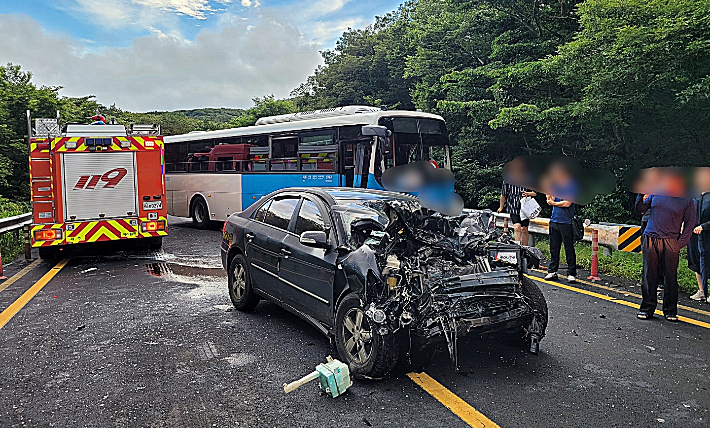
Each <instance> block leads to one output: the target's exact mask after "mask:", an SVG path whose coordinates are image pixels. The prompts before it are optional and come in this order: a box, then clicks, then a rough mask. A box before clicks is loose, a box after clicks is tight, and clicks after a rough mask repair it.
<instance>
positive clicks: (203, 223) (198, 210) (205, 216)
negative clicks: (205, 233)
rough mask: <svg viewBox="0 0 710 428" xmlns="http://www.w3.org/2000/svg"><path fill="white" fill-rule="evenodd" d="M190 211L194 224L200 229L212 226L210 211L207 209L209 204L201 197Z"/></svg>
mask: <svg viewBox="0 0 710 428" xmlns="http://www.w3.org/2000/svg"><path fill="white" fill-rule="evenodd" d="M190 211H191V212H190V216H191V217H192V224H193V225H194V226H195V227H196V228H198V229H202V230H204V229H207V226H209V225H210V211H209V209H208V208H207V202H205V200H204V199H203V198H202V197H201V196H198V197H197V198H195V201H194V202H193V203H192V210H190Z"/></svg>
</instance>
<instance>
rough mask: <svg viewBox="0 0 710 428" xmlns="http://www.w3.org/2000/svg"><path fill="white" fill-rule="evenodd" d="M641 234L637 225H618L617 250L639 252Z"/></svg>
mask: <svg viewBox="0 0 710 428" xmlns="http://www.w3.org/2000/svg"><path fill="white" fill-rule="evenodd" d="M642 234H643V233H642V232H641V228H640V227H639V226H619V251H626V252H629V253H640V252H641V235H642Z"/></svg>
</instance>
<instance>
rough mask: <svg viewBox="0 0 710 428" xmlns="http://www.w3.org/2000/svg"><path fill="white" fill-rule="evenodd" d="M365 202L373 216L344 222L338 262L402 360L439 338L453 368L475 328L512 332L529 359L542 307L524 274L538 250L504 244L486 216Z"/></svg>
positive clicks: (541, 329)
mask: <svg viewBox="0 0 710 428" xmlns="http://www.w3.org/2000/svg"><path fill="white" fill-rule="evenodd" d="M363 205H364V206H365V207H367V208H372V209H373V210H374V211H377V212H378V213H380V214H381V215H380V217H379V218H375V217H374V216H373V217H367V216H363V218H360V219H358V220H355V221H353V222H352V224H351V225H350V229H351V231H352V232H351V233H352V236H351V239H350V244H351V245H352V246H353V248H355V249H354V250H353V251H352V252H350V253H349V254H348V255H347V256H346V257H344V258H343V259H342V261H341V264H342V267H343V269H344V271H345V274H346V278H347V283H348V286H349V288H350V289H351V290H352V291H354V292H355V293H356V294H357V295H358V296H359V298H360V299H361V301H362V303H363V307H364V308H365V313H366V315H367V316H368V317H369V318H370V319H371V320H372V321H373V322H374V325H375V326H376V328H377V331H378V333H379V335H380V336H386V335H396V336H399V337H400V339H401V340H402V341H403V342H404V343H405V344H406V347H407V348H408V351H407V352H408V355H410V356H411V355H413V354H414V353H417V352H419V351H420V350H421V349H423V348H426V347H429V345H431V344H432V342H434V341H436V340H439V339H442V338H443V339H444V341H445V342H446V345H447V348H448V352H449V355H450V357H451V360H452V362H453V364H454V365H455V366H456V367H458V364H457V341H458V339H459V337H461V336H463V335H465V334H467V333H469V332H473V331H479V332H487V331H493V330H495V331H499V330H510V331H511V332H512V334H516V335H519V336H520V339H521V342H523V341H524V343H527V344H529V346H530V348H529V349H530V351H531V352H532V353H535V354H537V352H538V349H539V341H540V339H542V337H543V336H544V334H545V327H546V325H547V306H546V304H545V301H544V297H543V296H542V294H541V293H540V291H539V289H538V288H537V287H536V286H535V285H534V284H532V282H531V281H530V280H529V279H527V278H525V277H524V276H523V273H525V272H526V271H527V268H528V267H531V266H537V265H539V261H540V259H541V255H542V254H541V252H540V250H539V249H537V248H534V247H526V246H521V245H518V244H516V243H514V242H512V241H511V238H510V236H509V235H507V234H504V233H502V232H501V231H500V230H498V229H496V228H495V219H494V217H493V215H492V213H491V212H490V211H470V212H468V213H466V214H464V215H461V216H457V217H446V216H443V215H441V214H438V213H435V212H433V211H429V210H427V209H426V208H422V207H421V205H420V204H419V203H418V202H417V201H416V200H388V201H368V202H366V203H364V204H363ZM530 284H532V286H531V285H530Z"/></svg>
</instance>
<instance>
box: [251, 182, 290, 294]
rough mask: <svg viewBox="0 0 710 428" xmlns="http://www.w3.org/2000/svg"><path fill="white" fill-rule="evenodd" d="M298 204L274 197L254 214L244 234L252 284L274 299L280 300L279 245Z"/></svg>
mask: <svg viewBox="0 0 710 428" xmlns="http://www.w3.org/2000/svg"><path fill="white" fill-rule="evenodd" d="M298 203H299V197H298V196H283V197H279V196H276V197H274V198H273V199H272V200H270V201H268V202H266V203H265V204H264V205H262V206H261V207H260V208H259V209H258V210H256V211H255V212H254V217H253V218H252V220H254V221H252V222H251V223H250V224H251V227H250V229H251V230H250V231H248V232H247V233H246V234H245V239H246V241H247V243H246V253H247V254H246V255H247V261H248V262H249V267H250V269H249V272H250V273H251V277H252V280H253V284H254V286H255V287H256V288H257V289H259V290H261V291H263V292H264V293H266V294H268V295H270V296H272V297H274V298H276V299H278V300H283V298H284V287H283V282H282V281H280V280H279V264H280V262H281V257H282V255H283V254H282V252H281V250H282V249H283V244H282V242H283V240H284V238H285V237H286V234H288V231H287V230H288V226H289V224H290V223H291V218H292V217H293V213H294V211H295V209H296V206H297V205H298Z"/></svg>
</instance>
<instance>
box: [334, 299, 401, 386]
mask: <svg viewBox="0 0 710 428" xmlns="http://www.w3.org/2000/svg"><path fill="white" fill-rule="evenodd" d="M335 346H336V348H337V349H338V354H339V355H340V358H341V359H342V360H343V361H344V362H345V363H346V364H348V366H349V367H350V371H351V372H352V373H353V374H355V375H359V376H366V377H371V378H381V377H383V376H386V375H388V374H389V373H390V372H391V371H392V369H393V368H394V366H395V364H396V363H397V359H398V357H399V347H398V346H397V341H396V340H395V338H394V335H392V334H386V335H384V336H381V335H380V334H379V332H378V331H377V328H376V324H375V323H374V322H372V321H371V320H370V319H369V318H368V317H367V315H365V311H364V310H363V308H362V307H361V305H360V299H359V298H358V297H357V296H356V295H354V294H348V295H347V296H345V298H344V299H343V300H342V302H340V306H338V310H337V312H336V315H335Z"/></svg>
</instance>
